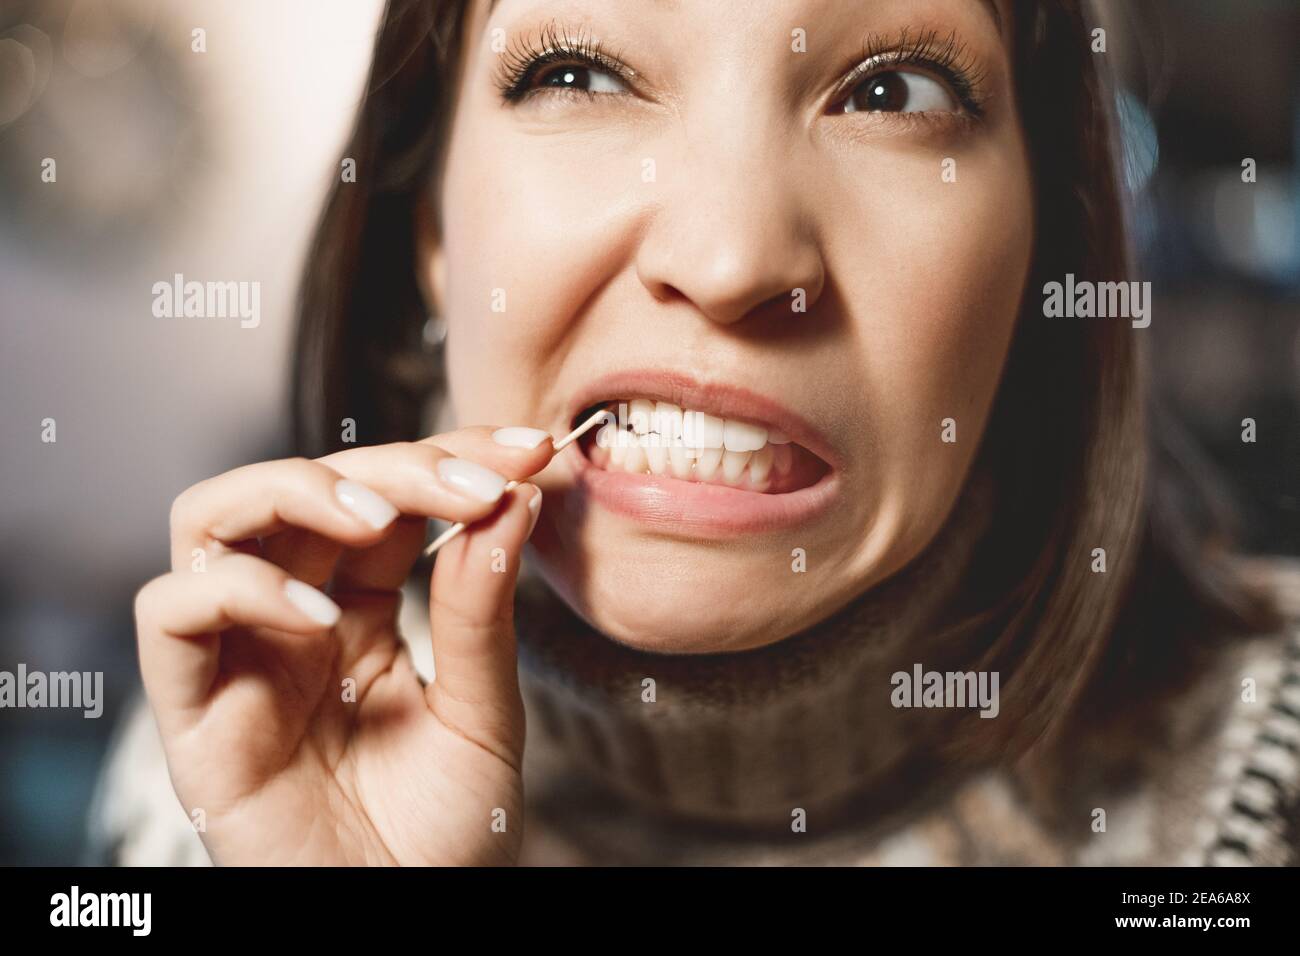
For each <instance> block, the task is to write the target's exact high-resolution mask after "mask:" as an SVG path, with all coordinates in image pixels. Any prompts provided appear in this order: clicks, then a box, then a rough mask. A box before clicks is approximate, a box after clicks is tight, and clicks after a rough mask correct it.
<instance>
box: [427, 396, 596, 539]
mask: <svg viewBox="0 0 1300 956" xmlns="http://www.w3.org/2000/svg"><path fill="white" fill-rule="evenodd" d="M607 417H613V413H612V412H611V411H610V410H609V409H607V408H602V409H601V410H600V411H598V412H596V414H594V415H592V416H591V417H590V418H588V419H587V420H586V421H585V422H583V423H582V424H581V425H579V426H578V427H577V428H575V429H574V430H573V431H571V432H569V434H567V435H565V436H564V437H563V438H561V439H560V440H559V441H557V442H556V443H555V454H556V455H558V454H559V453H560V452H562V451H564V449H565V448H567V447H568V446H569V445H571V444H573V443H574V442H575V441H577V440H578V439H579V438H581V437H582V436H583V435H585V434H587V432H589V431H591V430H592V429H593V428H595V427H596V426H597V425H599V424H600V423H601V422H602V421H604V420H605V419H606V418H607ZM552 457H554V455H552ZM530 477H531V476H530ZM518 486H519V482H517V481H507V482H506V487H505V490H506V491H510V490H511V489H513V488H517V487H518ZM503 494H504V492H503ZM465 527H466V525H465V522H463V521H457V522H456V523H455V524H454V525H452V526H451V527H450V528H448V529H447V530H446V531H444V532H443V533H442V534H440V535H438V537H436V538H434V539H433V542H432V543H431V544H430V545H429V546H428V547H427V548H425V549H424V556H425V557H426V558H427V557H430V556H431V555H433V554H436V553H437V551H438V549H439V548H441V547H442V546H443V545H444V544H446V543H447V542H448V541H450V540H451V539H452V538H454V537H456V535H458V534H460V533H461V532H462V531H464V530H465Z"/></svg>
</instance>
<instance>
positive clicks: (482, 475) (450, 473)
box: [438, 458, 506, 503]
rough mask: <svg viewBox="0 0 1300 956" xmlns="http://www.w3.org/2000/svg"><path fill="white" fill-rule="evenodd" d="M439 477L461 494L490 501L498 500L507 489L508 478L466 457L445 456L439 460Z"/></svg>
mask: <svg viewBox="0 0 1300 956" xmlns="http://www.w3.org/2000/svg"><path fill="white" fill-rule="evenodd" d="M438 477H439V478H441V479H442V480H443V481H444V482H445V483H447V484H448V485H450V486H451V487H452V488H454V489H455V490H456V491H459V492H460V493H461V494H463V495H468V496H469V497H471V498H477V499H478V500H479V501H486V502H489V503H491V502H493V501H496V500H498V499H499V498H500V497H501V495H502V494H504V492H505V490H506V480H505V479H504V478H502V477H501V476H500V475H498V474H497V473H496V472H495V471H493V470H492V469H491V468H484V467H483V466H482V465H480V464H479V463H478V462H475V461H466V460H465V459H464V458H444V459H443V460H442V461H440V462H438Z"/></svg>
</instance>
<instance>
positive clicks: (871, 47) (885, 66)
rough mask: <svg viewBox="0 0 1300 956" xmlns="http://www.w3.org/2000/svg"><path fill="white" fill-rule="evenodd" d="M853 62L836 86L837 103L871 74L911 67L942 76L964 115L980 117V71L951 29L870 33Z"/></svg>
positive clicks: (982, 80)
mask: <svg viewBox="0 0 1300 956" xmlns="http://www.w3.org/2000/svg"><path fill="white" fill-rule="evenodd" d="M854 64H855V65H854V66H853V67H852V68H851V69H850V71H849V75H848V76H847V77H845V79H844V81H843V83H841V84H840V86H839V87H838V88H837V89H836V93H835V98H834V102H835V103H837V104H838V103H840V102H842V101H843V100H844V99H845V98H846V97H847V96H849V95H850V94H851V93H852V92H853V91H854V90H856V89H857V88H858V87H859V86H860V85H862V84H863V83H864V82H866V81H867V80H868V79H870V78H871V77H873V76H878V75H879V74H882V73H889V72H891V71H893V70H896V69H898V68H900V67H915V68H920V69H923V70H925V71H927V72H929V73H931V74H933V75H934V76H936V77H938V78H939V79H941V80H943V82H944V83H946V84H947V85H948V88H949V89H950V90H951V91H952V93H953V95H954V96H955V97H956V98H957V102H958V104H959V105H960V106H961V108H962V109H963V110H965V111H966V114H967V115H968V116H970V117H972V118H974V119H980V118H981V117H982V116H983V115H984V106H985V95H984V92H983V88H984V80H985V74H984V71H983V70H982V69H981V68H980V66H979V63H978V61H977V60H976V59H975V57H974V56H973V55H972V54H971V53H970V51H969V50H968V49H967V48H966V46H965V45H964V44H963V43H962V42H961V40H959V39H958V38H957V34H956V33H955V32H954V33H951V34H949V35H948V36H947V37H941V36H940V34H939V31H937V30H926V31H923V32H921V33H919V34H917V35H915V36H912V35H911V34H910V33H909V32H908V31H907V30H904V31H903V32H902V33H900V34H899V35H898V36H897V37H893V38H890V37H886V36H882V35H881V34H876V33H873V34H871V35H870V36H868V37H867V39H866V41H865V42H864V43H863V45H862V52H861V53H859V54H858V58H857V59H856V60H855V61H854ZM914 115H924V114H914Z"/></svg>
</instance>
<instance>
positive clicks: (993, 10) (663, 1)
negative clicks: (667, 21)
mask: <svg viewBox="0 0 1300 956" xmlns="http://www.w3.org/2000/svg"><path fill="white" fill-rule="evenodd" d="M500 2H501V0H491V2H490V3H489V4H488V16H489V17H490V16H492V11H493V10H495V9H496V8H497V4H499V3H500ZM653 2H655V3H658V4H660V5H661V6H676V5H677V4H676V0H653ZM977 2H978V3H979V5H980V6H981V7H983V8H984V9H985V11H986V12H987V13H988V14H989V16H991V17H992V18H993V23H994V25H995V26H996V27H997V28H998V35H999V36H1001V35H1002V11H1001V10H999V9H998V3H997V0H977Z"/></svg>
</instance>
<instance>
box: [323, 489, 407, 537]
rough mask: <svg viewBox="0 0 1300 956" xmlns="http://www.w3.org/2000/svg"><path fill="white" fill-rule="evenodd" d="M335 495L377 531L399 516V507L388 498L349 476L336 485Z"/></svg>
mask: <svg viewBox="0 0 1300 956" xmlns="http://www.w3.org/2000/svg"><path fill="white" fill-rule="evenodd" d="M334 495H335V497H337V498H338V499H339V501H341V502H342V503H343V507H345V508H347V509H348V510H349V511H351V512H352V513H353V514H354V515H356V516H357V517H358V518H360V519H361V520H362V521H364V522H365V523H366V524H368V525H370V527H372V528H374V529H375V530H376V531H379V530H381V529H383V528H387V527H388V526H389V525H390V524H392V523H393V519H394V518H396V517H397V509H396V508H394V507H393V506H392V504H391V503H390V502H389V501H388V499H386V498H384V497H382V496H381V495H379V494H377V493H376V492H374V491H371V490H370V489H369V488H367V487H366V486H365V485H363V484H360V483H358V482H355V481H351V480H349V479H347V478H344V479H343V480H342V481H340V482H337V483H336V484H335V485H334Z"/></svg>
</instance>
